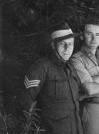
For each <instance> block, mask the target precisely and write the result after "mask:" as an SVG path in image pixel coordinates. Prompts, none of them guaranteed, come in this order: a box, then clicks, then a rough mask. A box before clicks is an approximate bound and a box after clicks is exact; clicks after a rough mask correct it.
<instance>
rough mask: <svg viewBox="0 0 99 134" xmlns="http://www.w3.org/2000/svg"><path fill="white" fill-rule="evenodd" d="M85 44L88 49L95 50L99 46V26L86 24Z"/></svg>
mask: <svg viewBox="0 0 99 134" xmlns="http://www.w3.org/2000/svg"><path fill="white" fill-rule="evenodd" d="M84 37H85V43H86V46H87V47H88V48H89V49H97V47H98V46H99V26H98V25H92V24H88V25H86V26H85V32H84Z"/></svg>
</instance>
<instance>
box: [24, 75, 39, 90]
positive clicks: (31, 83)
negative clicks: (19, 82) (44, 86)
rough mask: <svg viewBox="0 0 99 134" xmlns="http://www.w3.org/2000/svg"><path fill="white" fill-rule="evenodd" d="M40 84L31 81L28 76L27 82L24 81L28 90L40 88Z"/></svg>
mask: <svg viewBox="0 0 99 134" xmlns="http://www.w3.org/2000/svg"><path fill="white" fill-rule="evenodd" d="M39 84H40V80H29V79H28V78H27V77H26V76H25V80H24V85H25V87H26V88H27V89H28V88H30V87H38V86H39Z"/></svg>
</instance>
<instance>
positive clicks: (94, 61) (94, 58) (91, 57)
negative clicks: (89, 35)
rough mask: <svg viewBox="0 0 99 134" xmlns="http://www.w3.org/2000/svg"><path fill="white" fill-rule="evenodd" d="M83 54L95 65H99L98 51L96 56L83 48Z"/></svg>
mask: <svg viewBox="0 0 99 134" xmlns="http://www.w3.org/2000/svg"><path fill="white" fill-rule="evenodd" d="M81 52H83V54H84V55H86V56H87V57H88V58H89V59H90V60H91V61H92V62H93V63H95V64H96V65H97V64H98V63H99V62H98V61H97V60H98V58H99V50H98V49H97V50H96V54H95V55H94V54H92V52H91V51H90V50H89V49H88V48H86V47H82V48H81Z"/></svg>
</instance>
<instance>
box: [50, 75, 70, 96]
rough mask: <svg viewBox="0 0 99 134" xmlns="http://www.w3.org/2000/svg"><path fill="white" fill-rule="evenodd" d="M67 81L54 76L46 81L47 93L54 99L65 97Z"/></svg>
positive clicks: (66, 94)
mask: <svg viewBox="0 0 99 134" xmlns="http://www.w3.org/2000/svg"><path fill="white" fill-rule="evenodd" d="M68 90H69V89H68V82H67V80H66V79H63V78H59V77H56V78H54V79H50V80H49V81H48V95H49V96H50V97H53V98H55V99H66V98H67V96H68Z"/></svg>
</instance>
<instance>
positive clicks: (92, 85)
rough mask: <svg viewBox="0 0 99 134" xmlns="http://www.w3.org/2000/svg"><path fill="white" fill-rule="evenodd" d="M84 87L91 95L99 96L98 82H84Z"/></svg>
mask: <svg viewBox="0 0 99 134" xmlns="http://www.w3.org/2000/svg"><path fill="white" fill-rule="evenodd" d="M82 87H83V89H84V90H85V91H86V92H87V94H88V95H89V96H90V97H93V96H97V97H98V96H99V84H98V83H96V82H85V83H83V84H82Z"/></svg>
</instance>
